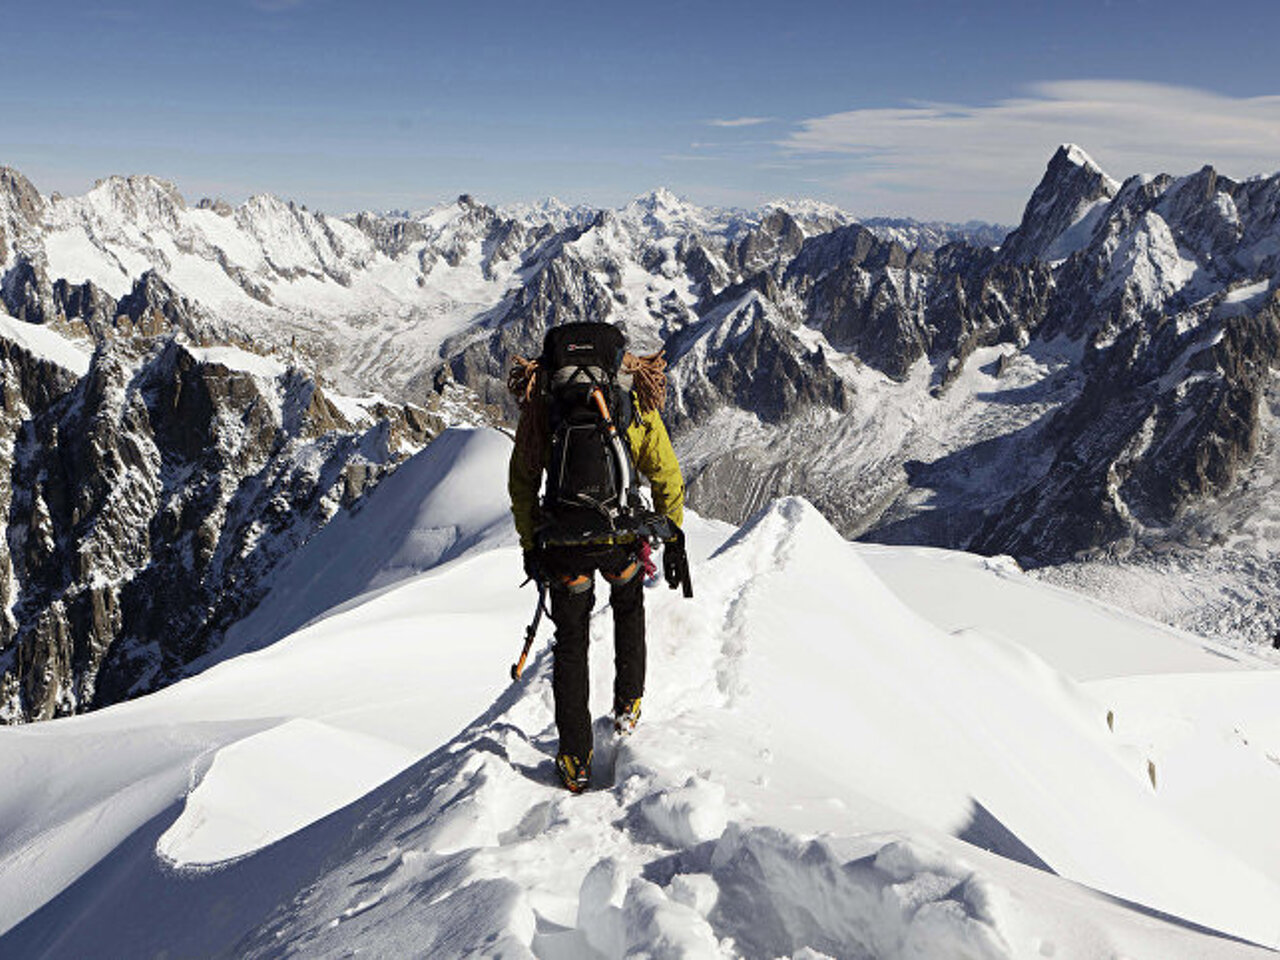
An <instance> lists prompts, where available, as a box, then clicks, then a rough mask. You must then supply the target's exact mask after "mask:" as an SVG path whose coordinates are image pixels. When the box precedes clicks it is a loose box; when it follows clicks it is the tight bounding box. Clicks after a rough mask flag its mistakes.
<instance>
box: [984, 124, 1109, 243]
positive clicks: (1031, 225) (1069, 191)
mask: <svg viewBox="0 0 1280 960" xmlns="http://www.w3.org/2000/svg"><path fill="white" fill-rule="evenodd" d="M1120 186H1121V185H1120V183H1119V182H1118V181H1116V180H1114V179H1113V178H1111V177H1109V176H1107V174H1106V173H1104V172H1103V170H1102V168H1101V167H1099V166H1098V165H1097V164H1096V163H1094V162H1093V160H1092V159H1091V158H1090V157H1089V155H1088V154H1087V153H1085V152H1084V151H1083V150H1081V149H1080V148H1079V147H1077V146H1076V145H1075V144H1063V145H1062V146H1060V147H1059V148H1058V150H1057V152H1056V153H1054V155H1053V157H1052V159H1050V161H1049V165H1048V167H1047V168H1046V170H1045V173H1044V177H1043V178H1042V179H1041V180H1040V183H1039V185H1038V186H1037V187H1036V189H1035V192H1034V193H1032V194H1031V199H1030V200H1029V201H1028V202H1027V207H1026V210H1025V211H1024V213H1023V215H1022V223H1021V224H1020V225H1019V226H1018V229H1017V230H1015V231H1014V232H1013V233H1011V234H1010V235H1009V237H1008V239H1007V240H1006V241H1005V244H1004V246H1003V248H1002V250H1001V255H1002V257H1003V258H1004V259H1005V260H1007V261H1010V262H1013V263H1028V262H1030V261H1032V260H1061V259H1064V258H1065V257H1066V256H1068V255H1070V254H1071V253H1074V252H1075V250H1077V249H1079V248H1080V247H1082V246H1084V245H1085V244H1087V243H1088V241H1089V239H1090V236H1091V234H1090V233H1089V232H1088V231H1087V230H1080V229H1077V230H1074V231H1073V228H1076V227H1078V225H1080V224H1081V223H1082V222H1084V221H1086V218H1088V217H1089V214H1090V213H1091V212H1093V211H1095V210H1096V209H1098V208H1099V207H1100V205H1102V204H1105V203H1106V202H1108V201H1110V200H1111V199H1112V198H1113V197H1115V196H1116V194H1117V193H1119V191H1120ZM1091 225H1092V221H1090V222H1089V223H1087V224H1086V226H1091ZM1064 234H1069V235H1068V236H1067V237H1065V238H1064Z"/></svg>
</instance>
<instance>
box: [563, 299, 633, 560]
mask: <svg viewBox="0 0 1280 960" xmlns="http://www.w3.org/2000/svg"><path fill="white" fill-rule="evenodd" d="M625 343H626V341H625V339H624V337H623V335H622V332H621V331H620V330H619V329H618V328H617V327H615V326H613V325H611V324H608V323H567V324H561V325H560V326H556V327H552V328H551V329H550V330H548V331H547V335H546V339H545V340H544V341H543V346H542V357H541V359H540V360H539V365H540V366H541V367H542V368H543V369H544V370H545V371H546V377H547V379H546V384H547V404H548V410H547V414H548V416H547V423H548V428H549V429H550V434H551V452H550V456H549V458H548V460H547V488H546V493H545V494H544V495H543V499H542V514H543V517H544V520H545V521H546V523H545V525H544V530H543V535H542V539H543V542H544V543H548V544H555V543H561V544H563V543H591V542H601V541H604V540H607V539H608V538H609V536H610V535H611V534H613V533H615V532H617V531H619V530H620V529H623V528H625V527H626V526H627V524H628V522H629V521H630V520H632V519H633V518H634V517H635V516H636V514H637V512H638V511H639V509H640V506H641V502H640V490H639V484H638V482H637V480H636V471H635V465H634V463H633V462H632V460H631V450H630V447H629V446H628V444H627V439H626V431H627V426H628V425H629V424H630V423H631V418H632V417H633V416H634V415H635V414H634V410H633V407H632V402H631V384H630V382H629V381H630V377H629V376H628V375H627V374H625V373H623V372H622V369H621V368H622V355H623V348H624V346H625Z"/></svg>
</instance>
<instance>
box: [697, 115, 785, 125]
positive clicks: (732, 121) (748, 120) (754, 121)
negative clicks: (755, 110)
mask: <svg viewBox="0 0 1280 960" xmlns="http://www.w3.org/2000/svg"><path fill="white" fill-rule="evenodd" d="M773 120H774V118H773V117H731V118H729V119H727V120H720V119H717V120H708V121H707V123H708V124H710V125H711V126H713V127H757V126H759V125H760V124H762V123H772V122H773Z"/></svg>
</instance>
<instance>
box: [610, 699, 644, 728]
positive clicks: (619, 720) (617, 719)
mask: <svg viewBox="0 0 1280 960" xmlns="http://www.w3.org/2000/svg"><path fill="white" fill-rule="evenodd" d="M639 722H640V698H639V697H636V698H635V699H634V700H628V701H627V702H626V703H623V704H621V705H619V706H615V707H614V708H613V732H614V733H616V734H618V735H619V736H622V737H625V736H627V734H629V733H631V731H633V730H634V729H635V728H636V724H637V723H639Z"/></svg>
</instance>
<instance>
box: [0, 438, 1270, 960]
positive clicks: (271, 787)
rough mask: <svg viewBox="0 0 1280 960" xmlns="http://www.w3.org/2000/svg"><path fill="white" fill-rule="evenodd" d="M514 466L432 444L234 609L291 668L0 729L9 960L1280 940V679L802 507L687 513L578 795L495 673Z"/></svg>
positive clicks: (1024, 951) (0, 822) (985, 566)
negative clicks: (618, 721) (1279, 705)
mask: <svg viewBox="0 0 1280 960" xmlns="http://www.w3.org/2000/svg"><path fill="white" fill-rule="evenodd" d="M509 449H510V448H509V441H507V440H506V439H505V438H504V437H502V436H501V435H500V434H496V433H493V432H487V431H451V432H449V433H447V434H445V436H444V438H443V439H442V440H440V441H437V443H436V444H434V445H433V446H432V447H429V448H428V449H427V450H426V451H424V453H423V454H421V455H419V457H418V458H417V459H416V460H415V461H411V462H410V463H409V464H407V465H406V466H405V467H404V468H402V471H401V472H400V473H398V474H397V475H396V477H399V476H404V477H405V478H406V481H409V480H413V481H416V483H408V482H405V483H403V484H402V485H401V486H399V487H396V486H393V485H392V480H394V479H395V478H396V477H393V478H391V480H388V481H387V482H386V483H384V484H382V485H381V486H380V487H379V488H378V489H377V490H376V491H375V492H374V493H373V494H372V495H371V496H370V497H369V499H368V501H367V502H366V503H365V504H364V505H363V507H362V509H361V510H360V511H358V512H357V513H356V514H355V515H353V516H352V517H350V518H347V519H345V520H344V521H343V523H342V525H341V526H339V525H338V524H336V523H335V525H334V526H333V527H331V528H330V529H332V530H337V531H339V534H335V535H333V536H330V537H328V538H326V539H323V540H322V539H321V538H319V537H318V538H317V539H316V540H315V541H313V542H312V544H311V545H309V546H308V547H307V548H306V549H304V550H303V551H301V552H300V553H299V554H298V555H297V556H296V557H295V558H294V561H293V562H292V564H291V565H290V566H289V567H288V568H286V570H284V571H282V572H281V574H280V579H279V580H278V582H277V590H276V592H274V593H272V594H271V595H270V596H269V597H268V598H267V599H266V601H264V604H263V606H262V607H261V608H259V611H258V613H257V614H256V615H255V616H257V617H258V618H259V619H258V621H257V622H259V623H260V624H262V625H263V630H264V631H266V632H264V633H263V637H266V636H267V635H268V634H269V632H270V631H271V630H272V629H276V630H282V629H284V627H283V626H282V625H287V624H289V623H292V622H295V621H296V622H299V623H304V622H307V621H309V623H308V624H307V625H306V626H303V627H301V628H300V629H296V631H295V632H293V633H291V634H290V635H288V636H286V637H285V638H284V639H281V640H279V641H278V642H276V643H274V644H271V645H270V646H267V647H265V648H264V649H260V650H256V651H254V652H247V653H243V654H241V655H239V656H234V657H230V658H229V659H226V660H224V661H223V662H221V663H217V664H215V665H212V666H210V667H209V669H207V670H205V672H203V673H202V674H200V675H199V676H197V677H194V678H192V679H190V680H188V681H185V682H183V683H180V684H178V685H176V686H173V687H170V688H168V689H166V690H164V691H162V692H160V693H158V694H155V695H152V696H149V697H146V698H143V699H140V700H137V701H133V702H130V703H126V704H122V705H119V706H116V707H112V708H109V709H107V710H103V711H101V712H98V713H95V714H90V715H86V716H81V717H75V718H71V719H66V720H57V721H52V722H48V723H44V724H39V725H33V726H29V727H18V728H5V729H0V768H2V769H4V770H5V771H6V776H5V777H4V778H3V780H2V781H0V931H5V932H4V933H3V934H0V955H3V956H21V957H39V956H55V957H64V956H65V957H78V956H151V955H157V954H160V953H166V954H167V955H171V956H208V955H228V956H237V957H243V956H272V957H275V956H284V955H296V956H307V957H313V956H348V955H351V954H353V953H356V952H359V953H361V954H365V955H370V956H386V957H401V956H430V957H451V956H461V955H474V956H497V955H502V956H512V957H519V956H526V957H527V956H537V957H542V958H592V957H614V956H623V955H628V954H629V955H647V956H653V957H677V956H687V957H721V956H746V957H776V956H797V957H809V958H812V957H815V956H821V955H827V956H831V957H877V958H879V957H904V958H905V957H1046V956H1051V957H1090V958H1093V957H1097V958H1104V957H1106V958H1110V957H1131V958H1142V957H1149V958H1180V957H1185V958H1193V957H1196V958H1198V957H1234V956H1249V955H1259V956H1261V955H1263V951H1261V950H1259V949H1258V948H1256V947H1253V946H1250V945H1249V943H1246V942H1244V941H1250V942H1252V943H1257V944H1264V945H1268V946H1271V947H1276V946H1280V827H1277V825H1276V818H1275V816H1274V811H1275V810H1277V809H1280V722H1277V720H1276V719H1275V711H1274V708H1273V705H1274V704H1275V703H1276V702H1277V698H1278V697H1280V672H1277V670H1276V669H1275V668H1274V667H1272V666H1270V665H1268V664H1266V663H1263V662H1260V661H1255V660H1251V659H1248V658H1247V656H1246V655H1245V654H1242V653H1240V652H1238V651H1234V650H1230V649H1225V648H1222V647H1219V646H1217V645H1214V644H1212V643H1209V642H1206V641H1202V640H1199V639H1197V638H1195V637H1193V636H1190V635H1187V634H1181V633H1178V632H1175V631H1172V630H1170V629H1168V628H1165V627H1162V626H1159V625H1156V624H1154V623H1152V622H1149V621H1145V620H1140V619H1136V618H1134V617H1132V616H1129V615H1126V614H1123V613H1121V612H1119V611H1117V610H1115V609H1113V608H1110V607H1106V606H1102V605H1099V604H1097V603H1095V602H1093V601H1089V600H1086V599H1083V598H1081V597H1079V596H1077V595H1073V594H1070V593H1067V592H1065V591H1061V590H1057V589H1055V588H1052V587H1048V586H1046V585H1043V584H1038V583H1035V582H1033V581H1031V580H1029V579H1027V578H1026V577H1024V576H1023V575H1022V574H1021V573H1019V572H1018V571H1017V570H1016V568H1014V567H1013V566H1012V564H1010V563H1006V562H1002V561H999V560H984V559H981V558H977V557H972V556H966V555H962V554H955V553H947V552H944V551H937V550H925V549H908V548H893V547H869V546H858V545H854V544H850V543H848V542H846V541H844V540H842V539H841V538H840V537H839V536H838V535H837V534H836V533H835V531H834V530H833V529H832V528H831V527H830V526H829V525H828V524H827V522H826V521H825V520H824V519H823V518H822V517H821V515H819V514H818V512H817V511H816V510H815V509H814V508H812V507H811V506H809V505H808V504H807V503H806V502H804V501H803V500H798V499H787V500H782V501H779V502H776V503H774V504H772V505H771V506H770V507H769V508H767V509H766V510H765V511H763V512H762V513H761V514H760V515H759V516H758V517H757V518H756V519H755V520H753V521H752V522H751V523H749V524H747V525H746V526H745V527H744V528H743V529H742V530H735V529H733V528H730V527H727V526H725V525H723V524H718V523H711V522H706V521H702V520H700V519H698V518H696V517H693V518H691V519H690V522H689V534H690V540H691V553H692V556H693V570H694V578H695V585H696V598H695V600H693V601H692V602H690V601H687V600H683V599H682V598H680V597H679V595H678V594H677V593H675V592H672V591H668V590H667V589H666V588H665V587H658V588H655V589H653V590H650V591H647V593H646V596H647V603H648V606H649V637H650V656H649V686H648V691H647V693H646V697H645V711H644V716H643V718H642V720H641V724H640V727H639V728H638V730H637V732H636V733H635V735H634V736H633V737H631V738H630V739H629V740H627V741H624V742H623V743H622V744H620V745H619V744H615V743H614V742H613V740H612V737H611V736H610V735H609V734H608V731H607V724H602V725H600V727H599V732H598V740H597V753H596V763H595V776H594V783H593V789H592V790H591V791H590V792H588V793H587V794H585V795H583V796H579V797H572V796H569V795H568V794H566V793H565V792H564V791H563V790H562V789H560V788H559V787H558V786H556V784H555V776H554V772H553V768H552V756H553V755H554V751H555V736H554V726H553V725H552V715H551V693H550V654H549V651H548V650H547V648H546V644H547V635H548V634H549V632H550V629H549V627H548V626H546V625H544V627H543V632H542V636H541V638H540V642H539V644H538V647H537V650H536V654H535V659H534V660H533V662H532V664H531V666H530V668H529V669H528V671H527V672H526V674H525V678H524V680H523V681H522V682H521V683H519V684H512V683H510V681H509V680H508V677H507V670H508V667H509V665H510V663H511V662H512V660H514V659H515V656H516V654H517V653H518V649H519V644H520V641H521V638H522V634H523V629H524V626H525V624H526V623H527V622H528V619H529V617H530V616H531V614H532V606H533V596H532V592H531V591H530V590H529V589H525V590H523V591H521V590H517V589H516V586H517V584H518V583H519V581H520V579H521V573H520V555H519V551H518V548H517V547H516V546H515V543H514V539H513V534H512V531H511V529H510V524H509V520H507V519H506V516H505V513H506V494H505V478H506V469H505V465H506V457H507V454H508V452H509ZM448 505H452V508H453V509H452V510H449V509H447V506H448ZM450 515H452V516H454V517H455V520H454V524H455V527H456V528H454V529H449V530H448V532H447V533H445V532H442V530H444V528H445V527H447V526H448V524H447V523H446V518H447V517H448V516H450ZM395 517H400V518H401V519H402V523H403V527H402V529H400V530H399V531H396V530H395V525H394V523H393V522H392V520H393V518H395ZM433 531H434V532H433ZM326 599H331V600H332V604H330V606H333V605H338V608H337V609H336V610H328V611H326V610H325V609H324V602H325V600H326ZM610 632H611V627H610V624H609V614H608V612H607V609H602V610H601V611H600V612H599V613H598V615H597V617H596V619H595V621H594V622H593V636H594V637H595V639H596V641H597V642H595V643H594V644H593V707H594V710H595V712H596V713H597V715H598V716H601V717H603V715H604V713H605V711H606V709H607V707H608V705H609V704H608V700H609V686H610V678H611V669H612V663H611V649H610V643H609V642H608V638H609V635H610ZM254 646H255V642H254V638H253V637H248V636H245V637H241V638H240V639H239V646H238V647H236V648H235V649H244V650H252V648H253V647H254ZM224 652H230V651H224ZM1269 705H1272V706H1269ZM1210 931H1218V932H1219V933H1212V932H1210Z"/></svg>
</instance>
